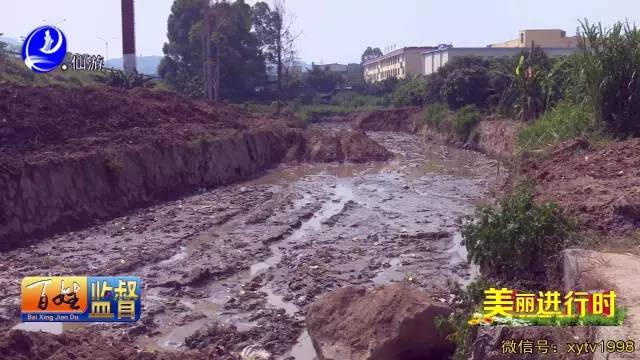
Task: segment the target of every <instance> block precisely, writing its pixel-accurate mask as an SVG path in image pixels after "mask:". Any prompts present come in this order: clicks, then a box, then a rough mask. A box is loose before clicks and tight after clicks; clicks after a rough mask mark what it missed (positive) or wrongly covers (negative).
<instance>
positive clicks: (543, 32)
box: [489, 29, 578, 48]
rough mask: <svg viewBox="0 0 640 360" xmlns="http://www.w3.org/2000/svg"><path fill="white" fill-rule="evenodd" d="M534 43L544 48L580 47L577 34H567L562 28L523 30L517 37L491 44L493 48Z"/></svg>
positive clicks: (518, 46) (521, 46) (525, 46)
mask: <svg viewBox="0 0 640 360" xmlns="http://www.w3.org/2000/svg"><path fill="white" fill-rule="evenodd" d="M532 44H535V45H536V46H539V47H542V48H575V47H578V38H577V37H576V36H567V32H566V31H564V30H560V29H528V30H521V31H520V36H519V37H518V38H517V39H513V40H509V41H505V42H502V43H497V44H491V45H489V47H492V48H527V47H531V45H532Z"/></svg>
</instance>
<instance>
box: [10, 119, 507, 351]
mask: <svg viewBox="0 0 640 360" xmlns="http://www.w3.org/2000/svg"><path fill="white" fill-rule="evenodd" d="M322 126H331V127H336V126H346V125H336V124H325V125H322ZM370 136H371V137H372V138H373V139H374V140H376V141H378V142H379V143H380V144H382V145H384V146H385V147H386V148H387V149H389V150H390V151H392V152H394V153H395V158H394V159H393V160H391V161H388V162H384V163H369V164H365V165H352V164H342V165H338V164H334V165H317V164H306V165H305V164H303V165H294V164H290V165H281V166H280V167H278V168H277V169H274V170H272V171H270V172H269V173H268V174H266V175H265V176H263V177H261V178H259V179H257V180H254V181H250V182H245V183H241V184H237V185H233V186H228V187H223V188H218V189H215V190H212V191H202V192H201V193H200V194H198V195H194V196H191V197H187V198H184V199H182V200H179V201H174V202H171V203H166V204H163V205H161V206H156V207H151V208H147V209H143V210H139V211H136V212H135V213H132V214H130V216H127V217H122V218H118V219H115V220H113V221H110V222H108V223H105V224H100V225H97V226H95V227H91V228H89V229H86V230H83V231H78V232H73V233H68V234H64V235H61V236H57V237H54V238H51V239H47V240H45V241H43V242H40V243H38V244H36V245H33V246H31V247H29V248H23V249H17V250H13V251H10V252H7V253H4V254H3V257H2V260H0V286H2V288H3V289H5V291H4V292H2V293H0V328H2V327H12V326H15V325H16V323H17V319H18V318H19V309H18V302H19V298H20V294H19V289H18V285H17V284H18V283H19V281H20V279H21V278H22V277H23V276H27V275H43V274H52V275H53V274H89V275H115V274H130V275H135V276H140V277H142V279H143V281H144V288H143V315H142V317H143V320H141V322H140V323H138V324H135V325H86V326H82V327H81V328H80V329H71V328H68V327H63V326H62V325H60V324H47V326H46V327H45V326H41V327H43V328H45V330H46V331H48V332H51V333H60V332H63V331H64V332H65V333H67V334H69V333H71V334H73V333H76V332H78V333H81V334H83V335H86V336H88V337H92V336H93V337H97V336H100V337H101V338H102V339H110V340H109V344H127V346H129V345H130V344H135V346H136V348H137V349H138V352H141V351H145V350H147V351H162V352H163V353H167V352H169V353H170V351H171V350H186V349H191V350H189V351H186V354H196V355H197V354H198V353H199V352H203V353H204V352H205V351H207V353H208V354H211V353H215V354H217V355H219V356H220V358H233V353H234V352H237V351H238V350H240V349H242V348H243V347H244V346H247V345H251V344H259V345H262V346H264V347H265V348H266V349H267V350H268V351H270V352H272V353H274V354H276V355H277V356H279V357H281V358H283V359H286V358H292V359H296V360H305V359H313V358H314V356H315V355H314V354H313V349H312V347H311V345H310V341H309V339H308V337H307V336H306V333H305V331H304V313H305V308H306V306H307V305H308V304H310V303H311V302H312V301H313V300H314V298H315V297H316V296H317V295H319V294H321V293H324V292H326V291H329V290H331V289H335V288H338V287H341V286H344V285H348V284H370V285H374V284H385V283H389V282H393V281H412V282H414V283H416V284H418V285H419V286H420V287H422V288H425V289H428V290H430V291H431V292H434V293H436V294H438V293H442V294H443V295H442V297H443V298H445V297H447V296H448V291H447V280H456V281H462V282H464V281H468V279H469V278H470V275H471V272H472V270H473V269H470V268H469V267H468V266H467V265H466V261H464V257H465V254H464V251H463V249H462V248H461V247H460V244H459V243H460V237H459V234H458V233H457V230H456V220H457V219H458V218H459V217H460V216H463V215H466V214H469V213H471V211H472V210H473V206H474V204H476V203H477V202H479V201H483V199H486V198H487V197H488V190H489V189H490V187H491V186H493V185H494V184H495V183H496V181H497V178H498V177H499V175H498V173H497V165H496V162H495V161H493V160H489V159H487V158H486V157H484V156H482V155H480V154H477V153H473V152H469V151H465V150H460V149H454V148H448V147H443V146H439V145H435V144H431V143H426V142H425V141H424V140H423V139H422V138H421V137H419V136H416V135H410V134H403V133H385V132H380V133H370ZM18 328H21V329H26V328H30V329H34V326H33V325H31V324H29V326H27V324H21V325H19V326H18ZM205 329H208V330H205ZM52 339H55V337H52ZM52 341H53V340H52ZM0 345H1V341H0ZM66 346H67V347H71V348H70V349H73V347H74V346H75V347H78V348H80V347H83V346H84V347H87V346H90V345H87V344H83V343H79V344H75V345H74V344H73V343H71V344H68V345H66ZM0 347H1V346H0ZM67 350H68V351H71V350H69V348H68V349H67ZM80 350H81V349H78V351H79V352H80ZM169 353H167V354H169ZM194 356H195V355H194ZM186 358H188V357H186Z"/></svg>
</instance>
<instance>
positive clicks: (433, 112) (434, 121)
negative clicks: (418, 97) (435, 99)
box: [424, 103, 449, 130]
mask: <svg viewBox="0 0 640 360" xmlns="http://www.w3.org/2000/svg"><path fill="white" fill-rule="evenodd" d="M448 114H449V108H448V107H447V105H445V104H443V103H435V104H431V105H428V106H427V107H426V108H425V109H424V121H425V123H426V124H427V125H429V126H431V127H432V128H434V129H437V130H440V129H442V124H443V123H444V121H445V120H446V118H447V115H448Z"/></svg>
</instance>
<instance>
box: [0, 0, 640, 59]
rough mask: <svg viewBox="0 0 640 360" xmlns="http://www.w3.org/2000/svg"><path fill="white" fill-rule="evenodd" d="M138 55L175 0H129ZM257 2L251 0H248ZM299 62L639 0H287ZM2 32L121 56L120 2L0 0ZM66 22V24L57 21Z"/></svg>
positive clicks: (558, 23)
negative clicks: (48, 29)
mask: <svg viewBox="0 0 640 360" xmlns="http://www.w3.org/2000/svg"><path fill="white" fill-rule="evenodd" d="M135 1H136V37H137V49H138V54H139V55H161V54H162V45H163V43H164V42H165V41H166V23H167V17H168V16H169V12H170V9H171V4H172V2H173V0H135ZM247 2H248V3H255V1H247ZM287 3H288V7H289V8H290V10H291V12H292V13H293V14H295V26H296V28H297V29H298V31H301V32H302V35H301V36H300V38H299V40H298V44H297V47H298V50H299V55H300V58H301V59H302V60H303V61H305V62H309V63H310V62H312V61H314V62H316V63H319V62H321V61H322V62H324V63H331V62H342V63H346V62H359V59H360V55H361V54H362V52H363V50H364V49H365V48H366V47H367V46H369V45H372V46H378V47H381V48H384V47H386V46H391V45H394V44H395V45H396V46H398V47H401V46H409V45H436V44H439V43H452V44H453V45H454V46H484V45H487V44H489V43H494V42H501V41H506V40H509V39H515V38H516V37H517V36H518V31H519V30H520V29H524V28H561V29H565V30H567V32H568V33H569V34H574V33H575V29H576V27H577V25H578V19H582V18H588V19H590V20H597V21H602V22H604V23H606V24H611V23H612V22H614V21H616V20H624V19H625V18H628V20H629V21H631V22H640V21H639V20H640V1H638V0H519V1H513V0H465V1H462V0H320V1H317V0H316V1H312V0H288V1H287ZM1 9H2V11H0V32H4V33H5V35H6V36H9V37H13V38H20V37H21V36H26V35H27V34H28V33H29V32H30V31H31V30H32V29H33V28H35V27H37V26H39V25H41V24H43V21H46V22H48V23H52V24H56V23H58V25H59V26H60V28H62V30H63V31H64V32H65V33H66V35H67V38H68V40H69V49H70V50H71V51H74V52H85V53H92V54H102V55H104V53H105V51H106V49H105V44H104V42H103V41H102V40H99V39H98V38H99V37H102V38H104V39H107V40H108V41H109V57H119V56H121V51H122V49H121V38H120V0H84V1H79V0H57V1H50V0H19V1H18V0H16V1H13V0H11V1H9V0H2V8H1ZM64 19H66V20H65V21H62V20H64Z"/></svg>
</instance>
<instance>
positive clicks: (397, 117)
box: [353, 107, 422, 134]
mask: <svg viewBox="0 0 640 360" xmlns="http://www.w3.org/2000/svg"><path fill="white" fill-rule="evenodd" d="M421 113H422V109H421V108H419V107H408V108H400V109H385V110H375V111H368V112H363V113H360V114H359V115H358V116H357V117H356V118H355V120H354V125H353V126H354V128H356V129H361V130H367V131H396V132H407V133H411V134H415V133H417V132H418V131H419V130H420V128H421V126H422V121H421V117H420V114H421Z"/></svg>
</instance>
